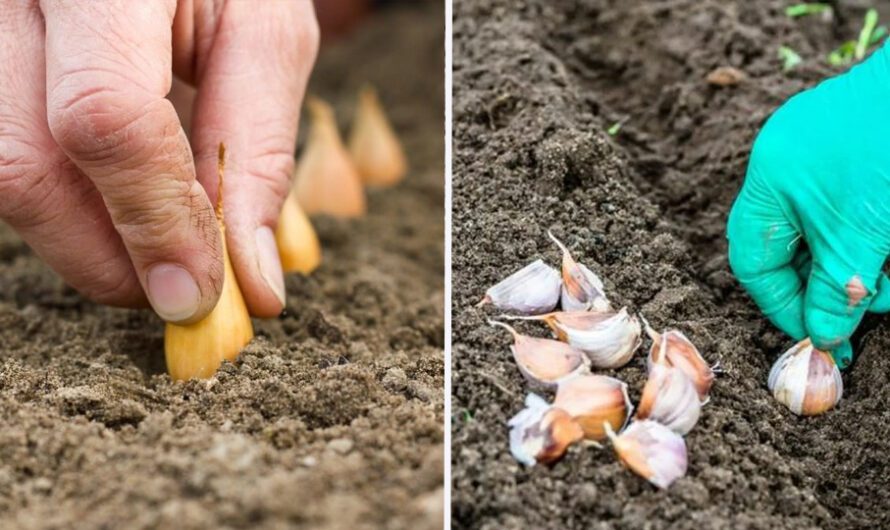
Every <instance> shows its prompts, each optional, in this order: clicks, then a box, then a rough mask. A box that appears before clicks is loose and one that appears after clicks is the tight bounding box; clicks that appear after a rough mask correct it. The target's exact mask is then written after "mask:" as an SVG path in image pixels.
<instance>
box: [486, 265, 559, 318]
mask: <svg viewBox="0 0 890 530" xmlns="http://www.w3.org/2000/svg"><path fill="white" fill-rule="evenodd" d="M560 285H561V281H560V279H559V273H558V272H557V271H556V269H554V268H553V267H551V266H549V265H547V264H546V263H544V262H543V261H542V260H540V259H539V260H535V261H533V262H531V263H529V264H528V265H526V266H525V267H523V268H521V269H520V270H518V271H516V272H514V273H513V274H511V275H510V276H508V277H506V278H504V279H503V280H501V281H500V282H498V283H497V284H495V285H494V286H492V287H491V288H489V289H488V290H487V291H486V292H485V297H484V298H483V299H482V301H481V302H480V303H479V305H484V304H489V303H490V304H492V305H494V306H495V307H497V308H498V309H503V310H505V311H512V312H515V313H520V314H523V315H536V314H540V313H547V312H548V311H553V309H554V308H555V307H556V304H558V303H559V290H560Z"/></svg>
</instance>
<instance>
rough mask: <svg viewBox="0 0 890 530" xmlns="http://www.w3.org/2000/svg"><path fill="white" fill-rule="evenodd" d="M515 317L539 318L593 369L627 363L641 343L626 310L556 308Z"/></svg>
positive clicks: (516, 318)
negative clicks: (584, 356) (581, 353)
mask: <svg viewBox="0 0 890 530" xmlns="http://www.w3.org/2000/svg"><path fill="white" fill-rule="evenodd" d="M507 318H512V319H514V320H541V321H543V322H545V323H546V324H547V325H548V326H550V328H551V329H552V330H553V332H554V333H555V334H556V337H557V338H558V339H559V340H561V341H565V342H567V343H568V344H570V345H572V346H574V347H575V348H577V349H579V350H581V351H583V352H584V353H585V354H586V355H587V358H588V359H590V364H591V365H592V366H594V367H596V368H619V367H621V366H624V365H625V364H627V362H628V361H630V359H631V357H633V354H634V352H635V351H636V350H637V348H638V347H639V346H640V322H639V321H638V320H637V319H636V317H634V316H632V315H629V314H628V312H627V309H626V308H625V309H622V310H621V311H619V312H617V313H613V312H611V311H605V312H592V311H558V312H555V313H547V314H545V315H538V316H532V317H507Z"/></svg>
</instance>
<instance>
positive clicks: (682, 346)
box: [641, 317, 719, 403]
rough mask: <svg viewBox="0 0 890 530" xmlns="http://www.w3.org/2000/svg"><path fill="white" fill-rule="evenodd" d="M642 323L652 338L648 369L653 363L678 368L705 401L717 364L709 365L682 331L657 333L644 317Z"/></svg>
mask: <svg viewBox="0 0 890 530" xmlns="http://www.w3.org/2000/svg"><path fill="white" fill-rule="evenodd" d="M641 318H642V317H641ZM643 325H644V326H645V328H646V334H648V335H649V338H651V339H652V348H650V350H649V359H648V364H649V369H650V370H651V368H652V365H654V364H662V365H664V366H673V367H675V368H679V369H680V370H682V371H683V373H685V374H686V376H687V377H689V379H691V380H692V383H693V384H694V385H695V389H696V390H697V391H698V395H699V398H700V399H701V400H702V402H703V403H707V401H708V393H709V392H710V391H711V385H713V384H714V379H715V377H716V375H715V373H714V370H715V368H716V367H717V365H716V364H715V365H714V366H711V365H709V364H708V362H707V361H705V358H704V357H702V355H701V353H700V352H699V351H698V348H696V347H695V345H694V344H692V341H690V340H689V339H688V338H686V335H684V334H683V333H681V332H679V331H677V330H674V329H669V330H667V331H665V332H664V333H658V332H656V331H655V330H654V329H652V327H651V326H649V323H648V322H646V319H645V318H643ZM718 364H719V363H718Z"/></svg>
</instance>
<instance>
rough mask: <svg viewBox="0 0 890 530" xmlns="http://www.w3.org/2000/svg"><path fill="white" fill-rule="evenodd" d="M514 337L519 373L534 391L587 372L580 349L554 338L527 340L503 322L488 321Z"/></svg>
mask: <svg viewBox="0 0 890 530" xmlns="http://www.w3.org/2000/svg"><path fill="white" fill-rule="evenodd" d="M489 324H491V325H493V326H500V327H502V328H504V329H506V330H507V331H509V332H510V333H511V334H512V335H513V345H512V346H510V351H511V352H513V359H514V360H515V361H516V364H517V366H519V371H520V372H522V375H524V376H525V378H526V379H528V381H529V382H530V383H532V385H533V386H535V387H537V388H553V387H555V386H556V385H557V384H558V383H559V382H560V381H562V380H564V379H566V378H568V377H572V376H574V375H577V374H579V373H582V372H587V371H588V370H589V365H590V362H589V361H588V360H587V357H585V355H584V353H583V352H581V351H580V350H578V349H576V348H573V347H572V346H570V345H569V344H566V343H564V342H560V341H558V340H553V339H541V338H538V337H529V336H527V335H522V334H520V333H518V332H517V331H516V330H515V329H513V328H512V327H511V326H508V325H507V324H504V323H503V322H497V321H494V320H490V321H489Z"/></svg>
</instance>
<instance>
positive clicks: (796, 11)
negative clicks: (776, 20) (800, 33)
mask: <svg viewBox="0 0 890 530" xmlns="http://www.w3.org/2000/svg"><path fill="white" fill-rule="evenodd" d="M828 11H831V6H830V5H828V4H823V3H821V2H803V3H800V4H794V5H793V6H788V7H786V8H785V16H788V17H791V18H797V17H803V16H807V15H820V14H822V13H826V12H828Z"/></svg>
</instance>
